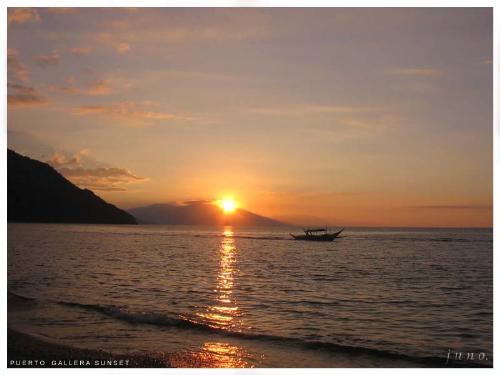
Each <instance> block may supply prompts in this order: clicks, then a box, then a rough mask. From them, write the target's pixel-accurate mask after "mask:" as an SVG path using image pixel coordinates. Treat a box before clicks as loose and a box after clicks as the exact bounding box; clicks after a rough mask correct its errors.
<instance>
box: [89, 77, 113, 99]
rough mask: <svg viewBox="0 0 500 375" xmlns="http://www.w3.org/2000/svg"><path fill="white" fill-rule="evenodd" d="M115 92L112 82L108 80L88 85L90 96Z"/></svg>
mask: <svg viewBox="0 0 500 375" xmlns="http://www.w3.org/2000/svg"><path fill="white" fill-rule="evenodd" d="M113 92H114V89H113V87H112V84H111V82H110V81H108V80H100V81H96V82H92V83H90V84H89V85H88V87H87V90H86V93H87V95H90V96H100V95H109V94H111V93H113Z"/></svg>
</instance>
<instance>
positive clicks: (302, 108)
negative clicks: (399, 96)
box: [247, 105, 380, 116]
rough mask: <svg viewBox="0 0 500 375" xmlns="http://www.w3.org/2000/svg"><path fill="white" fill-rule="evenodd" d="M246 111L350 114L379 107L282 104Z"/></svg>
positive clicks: (275, 114) (279, 114)
mask: <svg viewBox="0 0 500 375" xmlns="http://www.w3.org/2000/svg"><path fill="white" fill-rule="evenodd" d="M247 111H249V112H251V113H256V114H260V115H271V116H297V115H311V114H319V113H326V114H328V113H331V114H352V113H367V112H378V111H380V109H379V108H375V107H356V106H352V107H351V106H334V105H331V106H330V105H298V106H283V107H253V108H248V109H247Z"/></svg>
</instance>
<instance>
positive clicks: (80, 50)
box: [70, 47, 91, 56]
mask: <svg viewBox="0 0 500 375" xmlns="http://www.w3.org/2000/svg"><path fill="white" fill-rule="evenodd" d="M90 51H91V49H90V48H89V47H74V48H71V49H70V52H71V53H72V54H73V55H75V56H83V55H87V54H89V53H90Z"/></svg>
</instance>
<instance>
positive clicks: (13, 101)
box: [7, 82, 48, 107]
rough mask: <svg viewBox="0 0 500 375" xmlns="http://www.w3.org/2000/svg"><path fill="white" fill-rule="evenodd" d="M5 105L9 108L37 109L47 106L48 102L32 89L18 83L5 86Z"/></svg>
mask: <svg viewBox="0 0 500 375" xmlns="http://www.w3.org/2000/svg"><path fill="white" fill-rule="evenodd" d="M7 91H8V95H7V103H8V106H9V107H37V106H41V105H44V104H47V102H48V100H47V99H46V98H45V97H44V96H42V95H41V94H40V93H39V92H38V91H37V90H36V89H35V88H34V87H29V86H26V85H23V84H20V83H13V82H9V83H8V84H7Z"/></svg>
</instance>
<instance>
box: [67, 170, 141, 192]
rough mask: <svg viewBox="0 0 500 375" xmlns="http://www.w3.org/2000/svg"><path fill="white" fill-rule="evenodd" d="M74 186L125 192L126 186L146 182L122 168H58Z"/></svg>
mask: <svg viewBox="0 0 500 375" xmlns="http://www.w3.org/2000/svg"><path fill="white" fill-rule="evenodd" d="M58 171H59V172H60V173H61V174H62V175H63V176H64V177H66V178H68V179H69V180H70V181H71V182H73V183H74V184H76V185H78V186H80V187H82V188H88V189H90V190H103V191H126V190H127V189H126V185H128V184H131V183H137V182H144V181H147V178H144V177H139V176H137V175H135V174H133V173H132V172H130V171H129V170H128V169H124V168H83V167H76V168H66V167H63V168H59V169H58Z"/></svg>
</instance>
